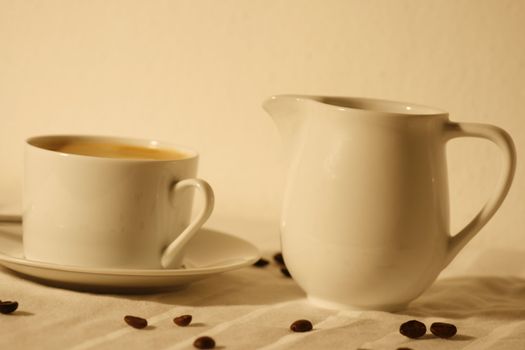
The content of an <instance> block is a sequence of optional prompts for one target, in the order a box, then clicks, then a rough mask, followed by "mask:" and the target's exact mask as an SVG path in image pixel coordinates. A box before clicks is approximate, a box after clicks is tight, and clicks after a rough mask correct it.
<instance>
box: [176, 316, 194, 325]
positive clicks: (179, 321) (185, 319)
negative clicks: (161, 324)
mask: <svg viewBox="0 0 525 350" xmlns="http://www.w3.org/2000/svg"><path fill="white" fill-rule="evenodd" d="M173 322H175V324H176V325H177V326H181V327H186V326H187V325H189V324H190V323H191V315H182V316H178V317H175V318H174V319H173Z"/></svg>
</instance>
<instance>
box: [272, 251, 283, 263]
mask: <svg viewBox="0 0 525 350" xmlns="http://www.w3.org/2000/svg"><path fill="white" fill-rule="evenodd" d="M273 260H274V261H275V262H276V263H278V264H279V265H284V258H283V254H282V253H277V254H275V255H274V256H273Z"/></svg>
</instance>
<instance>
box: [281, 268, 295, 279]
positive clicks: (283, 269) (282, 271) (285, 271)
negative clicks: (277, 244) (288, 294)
mask: <svg viewBox="0 0 525 350" xmlns="http://www.w3.org/2000/svg"><path fill="white" fill-rule="evenodd" d="M281 273H282V274H283V275H285V276H286V277H288V278H292V275H290V271H288V269H287V268H286V267H281Z"/></svg>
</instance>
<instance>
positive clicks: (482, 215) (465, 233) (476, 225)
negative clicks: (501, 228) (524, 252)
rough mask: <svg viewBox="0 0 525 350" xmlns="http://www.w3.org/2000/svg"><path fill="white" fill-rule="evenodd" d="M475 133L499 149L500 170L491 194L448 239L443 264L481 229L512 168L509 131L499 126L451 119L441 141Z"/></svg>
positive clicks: (505, 189)
mask: <svg viewBox="0 0 525 350" xmlns="http://www.w3.org/2000/svg"><path fill="white" fill-rule="evenodd" d="M463 136H467V137H479V138H484V139H487V140H489V141H492V142H494V143H495V144H496V145H497V146H498V147H499V149H500V150H501V151H502V152H503V171H502V173H501V175H500V177H499V180H498V184H497V186H496V190H495V192H494V194H493V195H492V196H491V197H490V198H489V200H488V201H487V202H486V203H485V205H484V206H483V208H482V209H481V210H480V211H479V213H478V214H477V215H476V216H475V217H474V219H472V221H470V222H469V223H468V224H467V225H466V226H465V227H464V228H463V229H462V230H461V231H459V233H458V234H456V235H454V236H452V237H451V238H450V241H449V247H448V259H447V260H446V261H445V266H446V265H447V264H448V263H449V262H450V261H452V259H453V258H454V257H455V256H456V254H457V253H459V251H460V250H461V249H462V248H463V247H464V246H465V245H466V244H467V243H468V242H469V241H470V240H471V239H472V238H473V237H474V236H475V235H476V233H478V232H479V230H481V228H482V227H483V226H485V224H486V223H487V222H488V221H489V220H490V218H492V216H493V215H494V214H495V213H496V211H497V210H498V208H499V207H500V206H501V203H502V202H503V200H504V199H505V196H506V195H507V193H508V192H509V188H510V185H511V183H512V179H513V177H514V172H515V170H516V149H515V147H514V142H513V141H512V138H511V137H510V135H509V134H508V133H507V132H506V131H505V130H503V129H501V128H498V127H496V126H493V125H488V124H478V123H452V122H449V123H447V124H446V126H445V142H447V141H449V140H450V139H453V138H456V137H463Z"/></svg>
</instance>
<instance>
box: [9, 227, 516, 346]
mask: <svg viewBox="0 0 525 350" xmlns="http://www.w3.org/2000/svg"><path fill="white" fill-rule="evenodd" d="M212 224H214V226H211V227H214V228H219V229H222V230H223V231H225V232H231V233H232V234H234V235H237V236H240V237H242V238H245V239H247V240H249V241H251V242H252V243H254V244H255V245H257V246H258V247H259V248H260V249H261V251H262V252H263V256H265V257H266V258H271V256H272V254H273V253H275V252H276V251H278V250H279V239H278V233H277V229H276V227H275V225H274V224H267V223H259V222H237V221H230V222H222V223H217V222H215V223H213V222H212ZM467 248H468V247H467ZM13 299H14V300H17V301H18V302H19V303H20V307H19V309H18V310H17V311H16V312H15V313H14V314H11V315H0V349H75V350H80V349H127V350H132V349H159V350H168V349H170V350H175V349H192V348H193V345H192V344H193V341H194V340H195V339H196V338H197V337H199V336H202V335H208V336H211V337H213V338H214V339H215V340H216V342H217V348H219V349H265V350H267V349H397V348H398V347H409V348H412V349H421V350H423V349H447V350H448V349H475V350H483V349H491V350H492V349H505V350H514V349H516V350H517V349H520V350H521V349H525V253H524V252H523V251H518V250H516V251H501V250H493V251H490V250H485V251H476V250H472V249H470V250H469V249H466V250H465V251H464V252H462V253H460V255H459V256H458V258H456V261H454V262H453V263H452V265H451V266H449V267H448V268H447V269H446V270H445V271H444V272H443V274H442V275H441V276H440V278H439V279H438V281H437V282H436V283H435V284H434V285H433V286H432V287H431V288H430V289H429V290H428V291H427V292H425V293H424V294H423V295H422V296H421V297H420V298H418V299H417V300H416V301H414V302H413V303H412V304H410V307H409V308H408V309H407V310H404V311H401V312H398V313H386V312H376V311H334V310H325V309H321V308H316V307H314V306H312V305H309V304H308V302H307V301H306V300H305V295H304V293H303V292H302V291H301V290H300V289H299V288H298V286H297V285H296V284H295V283H294V281H293V280H292V279H288V278H286V277H284V276H283V275H282V274H281V273H280V271H279V268H278V267H277V265H275V264H271V265H269V266H267V267H265V268H255V267H248V268H244V269H241V270H237V271H233V272H228V273H224V274H222V275H217V276H214V277H212V278H209V279H206V280H202V281H199V282H197V283H194V284H192V285H190V286H188V287H187V288H186V289H184V290H179V291H176V292H167V293H166V292H165V293H158V294H147V295H111V294H93V293H85V292H77V291H70V290H65V289H59V288H54V287H49V286H44V285H41V284H38V283H35V282H32V281H28V280H25V279H22V278H20V277H18V276H17V275H14V274H12V273H10V272H9V271H8V270H6V269H4V268H2V269H0V300H13ZM127 314H131V315H137V316H141V317H144V318H147V320H148V322H149V325H150V326H148V328H146V329H144V330H137V329H133V328H131V327H129V326H127V325H126V324H125V323H124V322H123V316H124V315H127ZM182 314H191V315H193V323H192V325H191V326H189V327H185V328H182V327H178V326H175V325H174V324H173V321H172V319H173V318H174V317H175V316H178V315H182ZM297 319H309V320H311V321H312V323H313V325H314V330H313V331H311V332H308V333H292V332H291V331H290V330H289V326H290V324H291V323H292V322H293V321H295V320H297ZM410 319H418V320H420V321H422V322H424V323H425V324H426V325H427V327H428V326H429V325H430V324H431V323H432V322H435V321H445V322H451V323H454V324H455V325H456V326H457V328H458V334H457V335H456V336H455V337H453V338H452V339H449V340H445V339H439V338H436V337H434V336H432V335H428V334H427V335H426V336H424V337H423V338H422V339H418V340H411V339H408V338H406V337H404V336H402V335H401V334H399V331H398V330H399V325H400V324H401V323H402V322H404V321H407V320H410Z"/></svg>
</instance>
